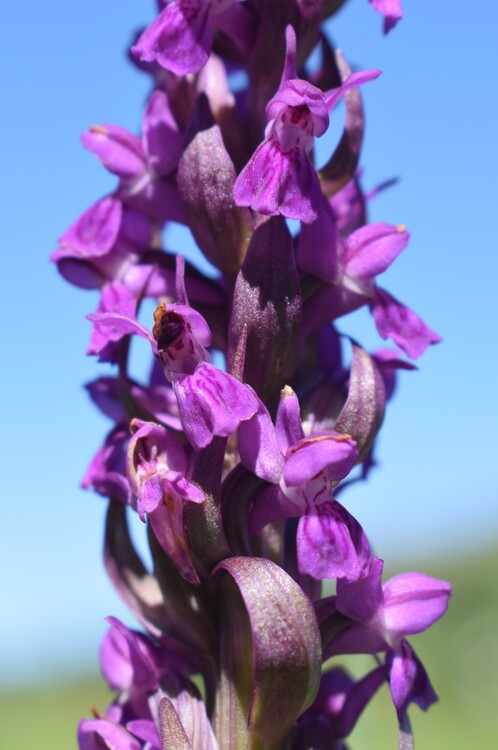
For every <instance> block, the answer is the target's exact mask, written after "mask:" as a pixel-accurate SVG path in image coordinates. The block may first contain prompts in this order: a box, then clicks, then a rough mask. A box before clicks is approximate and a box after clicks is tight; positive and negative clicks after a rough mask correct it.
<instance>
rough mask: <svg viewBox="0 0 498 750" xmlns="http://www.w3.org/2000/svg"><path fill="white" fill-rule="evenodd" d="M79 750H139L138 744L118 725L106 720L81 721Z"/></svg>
mask: <svg viewBox="0 0 498 750" xmlns="http://www.w3.org/2000/svg"><path fill="white" fill-rule="evenodd" d="M78 743H79V746H80V750H103V748H107V750H140V744H139V743H138V742H137V740H136V739H134V738H133V737H132V736H131V734H129V732H127V731H126V729H124V727H122V726H121V725H120V724H115V723H114V722H112V721H107V719H83V721H80V723H79V726H78Z"/></svg>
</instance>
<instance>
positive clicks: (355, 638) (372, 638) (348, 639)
mask: <svg viewBox="0 0 498 750" xmlns="http://www.w3.org/2000/svg"><path fill="white" fill-rule="evenodd" d="M388 648H389V644H388V643H387V642H386V639H385V638H384V637H383V635H382V634H381V633H380V632H379V631H378V630H377V629H376V628H373V627H370V626H369V625H360V624H357V623H352V624H351V625H348V626H346V627H345V628H343V629H342V630H340V631H339V632H338V633H337V634H336V635H334V636H333V637H332V638H331V640H330V642H329V643H328V644H327V646H326V648H325V649H324V652H323V658H324V661H325V659H330V657H331V656H339V655H340V654H377V653H379V652H380V651H386V650H387V649H388Z"/></svg>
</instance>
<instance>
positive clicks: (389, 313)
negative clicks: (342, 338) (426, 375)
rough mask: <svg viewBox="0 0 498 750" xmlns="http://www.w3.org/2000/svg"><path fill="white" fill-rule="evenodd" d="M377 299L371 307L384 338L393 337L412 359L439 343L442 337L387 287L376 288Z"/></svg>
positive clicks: (378, 328)
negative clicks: (387, 289) (392, 294)
mask: <svg viewBox="0 0 498 750" xmlns="http://www.w3.org/2000/svg"><path fill="white" fill-rule="evenodd" d="M375 296H376V299H375V301H374V302H372V303H371V305H370V309H371V311H372V314H373V316H374V320H375V325H376V327H377V330H378V332H379V333H380V335H381V336H382V338H383V339H387V338H391V339H392V340H393V341H394V343H395V344H397V345H398V346H399V347H400V349H403V351H404V352H406V354H408V356H409V357H411V358H412V359H417V357H420V356H421V355H422V354H423V353H424V352H425V350H426V349H427V347H428V346H430V345H431V344H438V343H439V342H440V341H441V337H440V336H439V335H438V334H437V333H436V332H435V331H433V330H432V329H431V328H429V326H427V325H426V324H425V323H424V321H423V320H422V319H421V318H419V316H418V315H417V313H415V312H413V310H410V308H409V307H406V306H405V305H403V304H402V303H401V302H398V300H397V299H395V298H394V297H392V296H391V295H390V294H389V293H388V292H386V291H385V289H380V288H379V287H377V288H376V295H375Z"/></svg>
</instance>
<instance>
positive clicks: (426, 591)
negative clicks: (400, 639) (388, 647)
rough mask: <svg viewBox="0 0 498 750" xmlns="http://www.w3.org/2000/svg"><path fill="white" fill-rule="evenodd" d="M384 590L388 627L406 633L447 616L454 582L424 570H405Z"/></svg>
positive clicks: (417, 631) (416, 630)
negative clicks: (425, 572)
mask: <svg viewBox="0 0 498 750" xmlns="http://www.w3.org/2000/svg"><path fill="white" fill-rule="evenodd" d="M383 591H384V599H385V604H384V608H383V621H384V624H385V626H386V629H387V630H389V632H390V633H392V634H394V635H397V636H403V635H414V634H415V633H421V632H422V631H424V630H427V628H429V627H430V626H431V625H432V624H433V623H435V622H436V620H439V618H440V617H442V616H443V615H444V613H445V612H446V610H447V608H448V600H449V597H450V596H451V585H450V584H449V583H447V582H446V581H440V580H438V579H437V578H431V576H427V575H424V574H423V573H403V574H402V575H399V576H395V577H394V578H391V579H390V580H389V581H387V583H385V584H384V586H383Z"/></svg>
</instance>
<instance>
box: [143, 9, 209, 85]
mask: <svg viewBox="0 0 498 750" xmlns="http://www.w3.org/2000/svg"><path fill="white" fill-rule="evenodd" d="M209 14H210V3H206V2H204V0H173V2H172V3H169V4H168V5H167V6H166V7H165V8H164V10H163V11H162V12H161V13H160V15H159V16H158V17H157V18H156V19H155V21H153V22H152V23H151V25H150V26H149V27H148V28H147V29H146V30H145V31H144V32H143V34H142V35H141V37H140V38H139V40H138V42H137V43H136V44H135V46H134V47H132V50H131V51H132V52H133V54H134V55H137V57H139V58H140V60H144V61H145V62H152V61H153V60H156V61H157V62H158V63H159V65H161V66H162V67H163V68H166V70H171V71H172V72H173V73H176V75H178V76H183V75H186V74H187V73H197V71H198V70H200V69H201V68H202V67H204V65H205V64H206V62H207V60H208V57H209V53H210V51H211V44H212V38H213V32H212V26H211V21H210V18H209Z"/></svg>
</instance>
